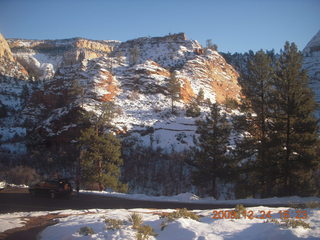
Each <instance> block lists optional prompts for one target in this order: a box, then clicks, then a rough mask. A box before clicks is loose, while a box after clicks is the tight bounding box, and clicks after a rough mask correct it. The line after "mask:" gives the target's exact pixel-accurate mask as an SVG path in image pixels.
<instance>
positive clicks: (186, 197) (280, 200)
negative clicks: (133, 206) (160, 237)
mask: <svg viewBox="0 0 320 240" xmlns="http://www.w3.org/2000/svg"><path fill="white" fill-rule="evenodd" d="M80 192H81V193H84V194H96V195H104V196H110V197H119V198H126V199H133V200H145V201H159V202H184V203H197V204H198V203H200V204H201V203H203V204H217V205H219V204H220V205H221V204H230V205H232V204H234V205H236V204H248V205H250V204H251V205H277V204H278V205H285V204H301V203H309V202H320V198H319V197H298V196H292V197H273V198H261V199H258V198H246V199H237V200H216V199H214V198H212V197H207V198H200V197H198V196H197V195H194V194H193V193H180V194H178V195H175V196H149V195H145V194H126V193H118V192H108V191H102V192H99V191H88V190H81V191H80Z"/></svg>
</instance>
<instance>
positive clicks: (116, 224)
mask: <svg viewBox="0 0 320 240" xmlns="http://www.w3.org/2000/svg"><path fill="white" fill-rule="evenodd" d="M104 222H105V223H106V225H107V226H106V229H111V230H116V229H120V228H121V226H122V225H123V224H124V221H123V220H119V219H113V218H106V219H105V220H104Z"/></svg>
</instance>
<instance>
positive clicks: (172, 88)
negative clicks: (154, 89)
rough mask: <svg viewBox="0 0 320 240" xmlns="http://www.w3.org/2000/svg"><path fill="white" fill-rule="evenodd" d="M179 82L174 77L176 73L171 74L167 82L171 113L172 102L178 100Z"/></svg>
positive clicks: (172, 109) (172, 108)
mask: <svg viewBox="0 0 320 240" xmlns="http://www.w3.org/2000/svg"><path fill="white" fill-rule="evenodd" d="M180 88H181V86H180V82H179V79H178V78H177V76H176V73H175V72H173V73H171V76H170V79H169V82H168V92H169V96H170V98H171V112H172V113H174V102H175V101H177V100H179V99H180Z"/></svg>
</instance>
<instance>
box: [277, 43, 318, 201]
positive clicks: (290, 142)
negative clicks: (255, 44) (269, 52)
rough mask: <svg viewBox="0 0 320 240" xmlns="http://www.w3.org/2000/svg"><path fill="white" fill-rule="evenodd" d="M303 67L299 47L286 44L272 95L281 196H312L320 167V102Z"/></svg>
mask: <svg viewBox="0 0 320 240" xmlns="http://www.w3.org/2000/svg"><path fill="white" fill-rule="evenodd" d="M301 64H302V55H301V53H300V52H299V51H298V49H297V46H296V45H295V44H294V43H291V44H289V43H288V42H286V44H285V46H284V49H283V50H282V51H281V54H280V58H279V60H278V62H277V66H276V77H275V79H274V81H273V86H274V87H273V93H272V96H273V102H272V103H273V105H272V111H273V112H272V121H271V123H272V128H273V136H272V143H273V158H274V159H277V161H278V162H277V164H278V167H279V171H280V175H279V176H278V179H277V181H278V185H280V188H279V194H280V195H292V194H300V195H301V194H310V193H311V192H312V191H313V190H312V181H313V179H312V172H313V169H314V168H315V167H316V166H319V156H317V154H316V149H317V145H318V135H317V131H318V126H317V120H316V119H315V117H314V111H315V110H316V102H315V100H314V96H313V93H312V91H311V89H310V88H309V87H308V77H307V74H306V72H305V71H303V70H302V69H301V66H302V65H301Z"/></svg>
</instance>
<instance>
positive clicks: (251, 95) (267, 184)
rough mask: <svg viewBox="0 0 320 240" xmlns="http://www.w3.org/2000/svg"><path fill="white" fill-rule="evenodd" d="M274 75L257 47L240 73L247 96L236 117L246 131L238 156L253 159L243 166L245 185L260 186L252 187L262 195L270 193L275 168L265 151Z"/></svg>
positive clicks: (269, 63) (267, 57) (263, 53)
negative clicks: (245, 68) (246, 180)
mask: <svg viewBox="0 0 320 240" xmlns="http://www.w3.org/2000/svg"><path fill="white" fill-rule="evenodd" d="M273 76H274V72H273V68H272V61H271V59H270V57H269V56H268V55H267V54H266V53H265V52H264V51H262V50H260V51H258V52H257V53H256V54H254V55H253V56H252V58H251V60H249V61H248V63H247V72H246V73H243V74H242V77H241V81H242V82H243V83H244V84H243V88H242V92H243V94H244V96H246V98H244V99H243V106H242V108H243V111H244V112H245V114H244V115H243V116H241V117H239V118H238V121H239V120H240V121H241V123H240V124H242V126H241V128H242V131H243V132H246V133H247V134H244V138H243V139H242V140H241V142H239V143H238V156H239V157H240V158H243V159H254V160H253V161H249V162H248V164H247V166H246V167H247V168H248V169H250V171H249V174H250V183H247V185H248V187H250V186H252V185H256V186H259V188H254V189H258V191H257V192H259V193H261V194H262V196H268V194H270V191H271V188H272V180H273V177H272V174H273V173H274V171H275V169H273V166H274V165H273V164H271V162H272V159H270V158H269V156H270V155H269V154H268V149H269V146H268V144H269V132H270V130H269V124H268V118H269V117H270V106H269V105H270V91H271V82H272V79H273ZM238 124H239V123H238ZM239 130H240V129H239ZM240 131H241V130H240ZM239 153H241V154H239ZM247 174H248V173H247ZM257 192H256V193H257Z"/></svg>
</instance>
